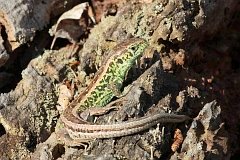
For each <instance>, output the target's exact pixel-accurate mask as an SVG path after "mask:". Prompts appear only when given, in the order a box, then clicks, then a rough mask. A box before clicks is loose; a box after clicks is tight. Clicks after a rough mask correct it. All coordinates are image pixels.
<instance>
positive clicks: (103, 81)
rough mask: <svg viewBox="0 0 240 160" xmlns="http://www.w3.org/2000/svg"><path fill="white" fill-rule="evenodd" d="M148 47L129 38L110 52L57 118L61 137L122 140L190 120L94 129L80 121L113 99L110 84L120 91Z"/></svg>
mask: <svg viewBox="0 0 240 160" xmlns="http://www.w3.org/2000/svg"><path fill="white" fill-rule="evenodd" d="M147 46H148V43H147V42H146V41H145V40H143V39H140V38H131V39H128V40H126V41H125V42H123V43H121V44H119V45H117V46H116V47H115V48H114V49H113V50H112V54H111V53H110V57H109V58H107V59H106V61H105V63H104V64H103V65H102V67H101V68H100V69H99V71H98V72H97V73H96V76H95V78H94V79H93V80H92V82H91V83H90V85H89V86H88V87H87V89H86V90H85V92H83V93H81V94H80V95H79V96H78V97H77V98H76V99H75V100H74V101H73V102H71V103H70V105H69V106H68V107H67V109H66V110H65V111H64V113H63V114H62V115H61V116H60V119H61V121H62V123H63V125H64V126H63V129H65V130H66V131H67V132H64V134H66V135H68V136H69V138H71V139H72V140H76V141H78V140H79V141H80V142H81V141H82V140H84V139H94V138H111V137H121V136H125V135H129V134H134V133H137V132H140V131H142V130H145V129H148V128H150V127H152V126H154V125H156V124H157V123H160V122H173V123H177V122H183V121H185V120H187V119H189V118H188V117H187V116H185V115H175V114H163V113H159V114H155V115H152V116H146V117H142V118H139V119H137V120H133V121H127V122H122V123H119V124H109V125H96V124H90V123H86V121H82V117H81V112H83V111H84V110H86V109H89V108H91V107H104V106H105V105H106V104H108V103H109V102H110V101H111V99H112V98H113V97H114V96H116V95H115V92H114V91H113V90H112V89H111V87H109V84H111V83H113V84H114V87H115V89H116V90H118V91H120V89H121V88H122V84H123V81H124V79H125V77H126V74H127V73H128V71H129V69H130V68H131V67H132V66H133V64H134V63H135V61H136V59H137V58H139V57H140V56H141V55H142V54H143V53H144V50H145V48H146V47H147ZM90 111H91V110H90Z"/></svg>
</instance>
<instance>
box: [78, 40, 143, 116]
mask: <svg viewBox="0 0 240 160" xmlns="http://www.w3.org/2000/svg"><path fill="white" fill-rule="evenodd" d="M147 46H148V44H147V42H146V41H145V40H143V39H140V38H132V39H129V40H127V41H126V42H123V43H121V44H119V45H117V46H116V47H115V48H114V49H113V50H112V52H113V53H110V57H109V58H107V61H106V62H105V63H104V64H103V65H102V67H101V68H100V69H99V70H100V71H99V72H98V73H97V74H96V77H95V78H94V79H93V81H92V83H91V84H90V85H89V87H88V88H87V89H86V92H84V93H83V94H82V95H80V96H79V97H80V98H79V100H78V104H77V106H76V108H77V112H82V111H83V110H86V109H89V108H91V107H103V106H105V105H106V104H108V103H109V102H110V101H111V99H112V98H113V97H114V96H117V95H115V93H116V92H114V91H113V89H112V88H111V87H110V85H111V84H113V85H114V87H115V88H114V90H116V91H119V92H120V89H121V88H122V84H123V81H124V79H125V77H126V74H127V73H128V71H129V69H130V68H131V67H132V66H133V65H134V63H135V62H136V60H137V59H138V58H139V57H140V56H141V55H142V54H143V52H144V50H145V48H146V47H147Z"/></svg>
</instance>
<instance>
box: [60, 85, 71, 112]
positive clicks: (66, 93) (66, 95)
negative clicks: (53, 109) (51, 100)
mask: <svg viewBox="0 0 240 160" xmlns="http://www.w3.org/2000/svg"><path fill="white" fill-rule="evenodd" d="M72 97H73V96H72V93H71V91H70V90H69V89H68V87H67V86H66V85H60V86H59V97H58V104H59V105H57V110H58V111H64V110H65V109H66V108H67V106H68V104H69V101H70V100H71V99H72Z"/></svg>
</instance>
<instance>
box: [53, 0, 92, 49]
mask: <svg viewBox="0 0 240 160" xmlns="http://www.w3.org/2000/svg"><path fill="white" fill-rule="evenodd" d="M88 7H89V4H88V3H87V2H86V3H81V4H79V5H77V6H75V7H73V8H72V9H71V10H69V11H67V12H65V13H63V14H62V16H61V17H60V18H59V19H58V21H57V24H56V25H55V26H53V27H52V29H51V30H52V33H50V34H52V35H54V39H53V42H52V45H51V49H52V47H53V45H54V43H55V41H56V39H57V38H58V37H60V38H66V39H68V40H69V41H70V42H71V43H77V41H78V39H79V37H80V36H81V35H82V34H83V33H84V32H85V30H86V28H87V24H86V22H83V23H81V22H80V20H82V19H84V18H83V13H84V11H87V10H88ZM87 14H88V13H87ZM91 18H92V17H91Z"/></svg>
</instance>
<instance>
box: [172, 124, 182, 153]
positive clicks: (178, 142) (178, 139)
mask: <svg viewBox="0 0 240 160" xmlns="http://www.w3.org/2000/svg"><path fill="white" fill-rule="evenodd" d="M182 142H183V135H182V132H181V130H180V129H176V131H175V133H174V142H173V144H172V146H171V149H172V151H173V152H176V151H177V149H178V148H179V147H180V145H181V144H182Z"/></svg>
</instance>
